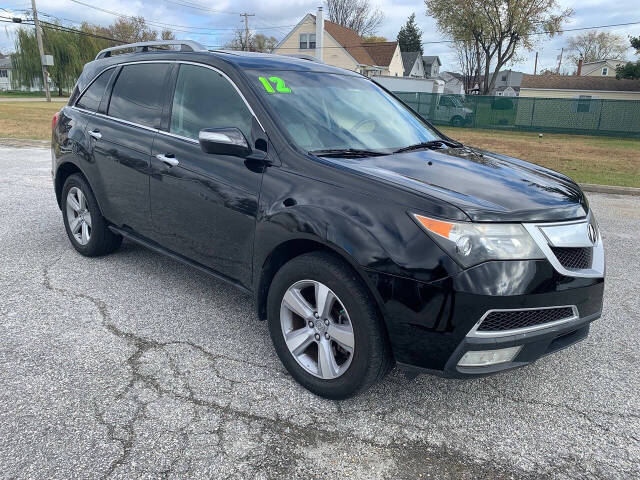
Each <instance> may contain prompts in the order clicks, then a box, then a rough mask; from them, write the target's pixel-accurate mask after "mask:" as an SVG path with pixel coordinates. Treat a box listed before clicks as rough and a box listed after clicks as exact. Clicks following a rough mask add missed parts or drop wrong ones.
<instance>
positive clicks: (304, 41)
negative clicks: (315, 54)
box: [300, 33, 316, 50]
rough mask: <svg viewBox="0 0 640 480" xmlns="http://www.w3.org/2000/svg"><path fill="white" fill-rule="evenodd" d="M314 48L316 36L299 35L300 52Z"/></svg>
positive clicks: (313, 34)
mask: <svg viewBox="0 0 640 480" xmlns="http://www.w3.org/2000/svg"><path fill="white" fill-rule="evenodd" d="M314 48H316V34H315V33H301V34H300V50H312V49H314Z"/></svg>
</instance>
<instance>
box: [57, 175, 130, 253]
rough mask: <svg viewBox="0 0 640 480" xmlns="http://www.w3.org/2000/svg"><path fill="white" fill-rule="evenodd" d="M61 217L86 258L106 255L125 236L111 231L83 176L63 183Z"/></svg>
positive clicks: (74, 243)
mask: <svg viewBox="0 0 640 480" xmlns="http://www.w3.org/2000/svg"><path fill="white" fill-rule="evenodd" d="M62 217H63V219H64V226H65V229H66V231H67V235H68V237H69V241H70V242H71V245H73V248H75V249H76V250H77V251H78V253H80V254H82V255H84V256H86V257H96V256H100V255H106V254H108V253H111V252H113V251H115V250H117V249H118V248H119V247H120V245H121V244H122V236H120V235H116V234H115V233H113V232H112V231H111V230H109V227H108V223H107V221H106V220H105V218H104V217H103V216H102V212H100V208H99V207H98V202H97V201H96V197H95V196H94V195H93V192H92V191H91V187H90V186H89V183H88V182H87V180H86V179H85V178H84V176H82V175H80V174H77V173H75V174H73V175H70V176H69V178H67V180H66V181H65V182H64V187H63V188H62Z"/></svg>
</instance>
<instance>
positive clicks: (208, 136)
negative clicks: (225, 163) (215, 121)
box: [198, 127, 251, 158]
mask: <svg viewBox="0 0 640 480" xmlns="http://www.w3.org/2000/svg"><path fill="white" fill-rule="evenodd" d="M198 140H199V142H200V148H202V151H203V152H205V153H216V154H218V155H231V156H233V157H240V158H247V157H248V156H249V155H250V154H251V148H250V147H249V143H248V142H247V139H246V138H245V136H244V134H243V133H242V132H241V131H240V129H238V128H235V127H231V128H204V129H202V130H200V133H199V135H198Z"/></svg>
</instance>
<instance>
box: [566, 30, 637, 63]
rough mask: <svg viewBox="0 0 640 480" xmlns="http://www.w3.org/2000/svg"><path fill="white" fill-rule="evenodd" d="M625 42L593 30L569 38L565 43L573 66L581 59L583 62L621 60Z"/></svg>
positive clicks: (613, 35) (625, 49) (618, 36)
mask: <svg viewBox="0 0 640 480" xmlns="http://www.w3.org/2000/svg"><path fill="white" fill-rule="evenodd" d="M627 48H628V44H627V40H626V39H625V38H624V37H622V36H620V35H616V34H615V33H609V32H598V31H597V30H593V31H590V32H585V33H581V34H579V35H576V36H575V37H571V38H570V39H569V40H568V41H567V50H569V52H571V53H570V54H569V59H570V60H571V61H573V62H574V63H575V64H577V63H578V60H579V59H580V58H582V60H583V61H584V62H597V61H599V60H604V59H605V58H615V59H618V60H623V59H624V57H625V55H626V53H627Z"/></svg>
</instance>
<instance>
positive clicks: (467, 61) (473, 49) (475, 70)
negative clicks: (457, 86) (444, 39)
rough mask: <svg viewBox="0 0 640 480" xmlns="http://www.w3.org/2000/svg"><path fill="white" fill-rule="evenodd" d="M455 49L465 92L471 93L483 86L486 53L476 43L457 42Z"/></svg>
mask: <svg viewBox="0 0 640 480" xmlns="http://www.w3.org/2000/svg"><path fill="white" fill-rule="evenodd" d="M453 48H454V50H455V52H456V57H457V61H458V67H459V68H460V72H461V73H462V75H463V84H464V91H465V92H467V93H469V92H471V91H472V90H473V89H474V88H475V86H476V85H478V87H480V85H481V82H482V68H483V65H484V52H483V51H482V49H481V48H480V46H479V45H478V43H477V42H475V41H470V42H463V41H457V42H455V43H454V44H453Z"/></svg>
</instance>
